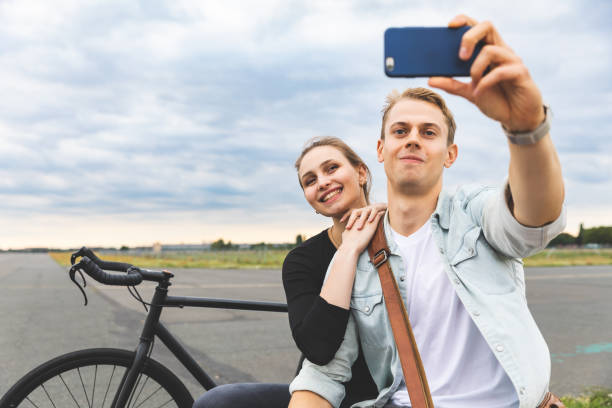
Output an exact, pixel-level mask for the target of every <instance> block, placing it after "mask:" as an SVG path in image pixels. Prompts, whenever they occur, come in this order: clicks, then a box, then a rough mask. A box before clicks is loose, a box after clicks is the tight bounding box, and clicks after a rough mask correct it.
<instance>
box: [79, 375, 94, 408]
mask: <svg viewBox="0 0 612 408" xmlns="http://www.w3.org/2000/svg"><path fill="white" fill-rule="evenodd" d="M77 372H78V373H79V379H80V380H81V386H82V387H83V392H84V393H85V399H86V400H87V406H88V407H89V408H91V404H90V403H89V396H88V395H87V390H86V389H85V383H83V377H82V376H81V369H80V368H78V367H77Z"/></svg>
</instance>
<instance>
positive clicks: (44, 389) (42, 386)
mask: <svg viewBox="0 0 612 408" xmlns="http://www.w3.org/2000/svg"><path fill="white" fill-rule="evenodd" d="M40 387H41V388H42V389H43V391H44V392H45V394H47V398H49V402H50V403H51V405H53V408H56V407H55V404H54V403H53V400H52V399H51V396H50V395H49V393H48V392H47V389H46V388H45V384H40ZM30 402H32V401H30ZM34 406H36V405H34Z"/></svg>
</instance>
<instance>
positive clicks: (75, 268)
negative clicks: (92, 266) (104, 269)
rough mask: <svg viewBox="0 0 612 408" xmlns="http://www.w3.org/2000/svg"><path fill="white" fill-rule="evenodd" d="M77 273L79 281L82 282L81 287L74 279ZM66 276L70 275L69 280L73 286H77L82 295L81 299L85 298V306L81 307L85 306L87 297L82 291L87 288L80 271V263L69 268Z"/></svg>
mask: <svg viewBox="0 0 612 408" xmlns="http://www.w3.org/2000/svg"><path fill="white" fill-rule="evenodd" d="M77 272H78V273H79V275H81V279H82V280H83V286H82V287H81V285H80V284H79V282H77V280H76V278H75V275H76V273H77ZM68 275H70V280H71V281H73V282H74V284H75V285H77V287H78V288H79V290H80V291H81V293H82V294H83V297H84V298H85V304H84V305H83V306H87V295H86V294H85V290H84V289H83V288H84V287H86V286H87V281H86V280H85V276H83V272H82V271H81V269H80V262H79V263H77V264H76V265H73V266H72V267H71V268H70V272H68Z"/></svg>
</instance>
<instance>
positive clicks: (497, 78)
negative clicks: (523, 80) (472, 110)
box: [474, 64, 528, 96]
mask: <svg viewBox="0 0 612 408" xmlns="http://www.w3.org/2000/svg"><path fill="white" fill-rule="evenodd" d="M525 73H527V68H525V66H524V65H522V64H511V65H505V66H503V67H497V68H495V69H494V70H492V71H491V72H489V73H488V74H487V75H485V76H484V77H483V78H482V80H481V81H480V82H479V83H478V85H477V86H476V88H475V89H474V96H478V95H479V94H481V93H482V92H485V91H486V90H488V89H491V88H492V87H493V86H495V85H497V84H499V83H500V82H504V81H512V80H516V79H518V78H520V77H521V76H522V75H524V74H525ZM527 75H528V73H527Z"/></svg>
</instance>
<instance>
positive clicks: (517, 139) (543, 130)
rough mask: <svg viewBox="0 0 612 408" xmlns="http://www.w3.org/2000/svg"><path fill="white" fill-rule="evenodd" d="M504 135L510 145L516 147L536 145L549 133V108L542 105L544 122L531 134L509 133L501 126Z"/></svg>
mask: <svg viewBox="0 0 612 408" xmlns="http://www.w3.org/2000/svg"><path fill="white" fill-rule="evenodd" d="M502 129H503V130H504V133H505V134H506V136H507V137H508V140H509V141H510V143H513V144H516V145H530V144H534V143H537V142H538V141H539V140H540V139H542V138H543V137H544V136H546V134H547V133H548V132H549V131H550V108H549V107H548V105H544V121H543V122H542V123H540V126H538V127H537V128H535V129H534V130H532V131H531V132H521V133H518V132H511V131H509V130H508V129H506V128H505V127H504V126H503V125H502Z"/></svg>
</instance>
